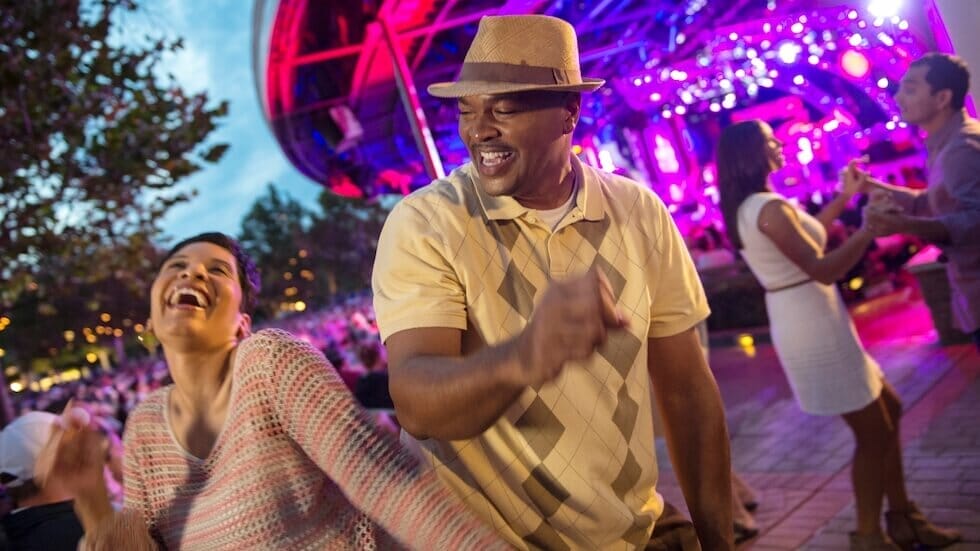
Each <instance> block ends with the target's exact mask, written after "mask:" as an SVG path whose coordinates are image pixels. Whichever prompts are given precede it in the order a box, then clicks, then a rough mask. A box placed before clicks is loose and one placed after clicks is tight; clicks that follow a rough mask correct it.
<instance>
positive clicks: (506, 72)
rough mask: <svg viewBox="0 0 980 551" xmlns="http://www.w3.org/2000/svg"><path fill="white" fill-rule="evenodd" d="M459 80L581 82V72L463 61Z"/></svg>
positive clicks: (526, 82) (538, 82) (536, 82)
mask: <svg viewBox="0 0 980 551" xmlns="http://www.w3.org/2000/svg"><path fill="white" fill-rule="evenodd" d="M458 80H459V81H467V80H468V81H474V80H475V81H484V82H515V83H521V84H540V85H544V86H548V85H567V84H582V72H581V71H578V70H575V69H555V68H552V67H533V66H531V65H517V64H515V63H472V62H467V63H463V67H462V69H460V71H459V79H458Z"/></svg>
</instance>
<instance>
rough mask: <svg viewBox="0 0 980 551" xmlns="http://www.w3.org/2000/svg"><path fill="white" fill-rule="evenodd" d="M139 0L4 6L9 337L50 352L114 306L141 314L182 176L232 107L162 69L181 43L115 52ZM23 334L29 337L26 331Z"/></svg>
mask: <svg viewBox="0 0 980 551" xmlns="http://www.w3.org/2000/svg"><path fill="white" fill-rule="evenodd" d="M136 9H137V6H136V2H134V1H133V0H91V1H85V2H80V1H79V0H30V1H22V0H0V57H2V59H3V63H2V64H0V312H7V313H9V314H10V317H12V318H13V323H12V324H11V325H10V327H9V328H8V329H7V332H6V334H2V333H0V342H2V341H3V340H6V341H12V342H8V343H7V344H8V345H9V346H13V347H17V346H23V347H28V348H25V349H22V350H21V352H23V353H30V352H34V351H36V350H39V349H40V350H45V349H46V348H47V345H48V343H47V342H46V340H49V339H51V338H60V335H61V331H62V330H75V331H78V329H80V327H79V326H80V325H82V324H86V325H89V324H91V323H92V322H97V318H98V316H99V315H100V313H101V312H105V311H108V310H110V309H115V310H116V311H115V312H113V313H114V314H116V317H117V318H119V317H123V316H128V315H136V314H135V313H134V312H136V310H137V309H138V307H139V305H142V304H144V303H145V301H146V298H145V297H146V295H145V293H146V289H147V286H148V283H149V281H150V279H151V277H152V273H153V269H154V268H155V263H156V254H155V248H154V247H153V245H152V243H153V242H154V240H155V239H156V238H158V237H160V235H161V230H160V221H161V219H162V217H163V215H164V214H165V213H166V212H167V210H168V209H170V208H171V207H172V206H174V205H175V204H178V203H180V202H183V201H186V200H188V199H189V198H190V196H191V195H192V193H193V192H191V191H188V190H182V189H178V187H177V184H178V182H179V181H180V180H182V179H183V178H186V177H187V176H189V175H191V174H193V173H194V172H196V171H198V170H200V169H201V168H202V167H203V166H205V165H206V164H208V163H214V162H217V161H218V160H219V159H220V158H221V156H222V154H223V153H224V151H225V149H226V148H227V145H225V144H208V143H206V138H207V137H208V135H209V134H211V132H212V131H213V130H214V129H215V128H216V124H217V122H218V120H219V119H220V118H221V117H223V116H224V115H225V114H226V112H227V104H226V103H225V102H221V103H218V104H213V103H212V102H211V101H210V100H209V98H208V96H207V94H206V93H200V94H188V93H185V92H184V91H183V90H182V89H181V87H180V86H179V85H178V84H177V83H176V81H175V80H174V78H173V76H170V75H163V74H162V72H163V71H162V70H161V65H160V64H161V60H162V57H163V56H164V55H165V54H167V53H168V52H174V51H176V50H179V49H180V48H181V41H180V40H179V39H178V40H166V39H151V38H147V40H146V42H145V43H144V44H142V45H132V44H123V45H120V44H115V43H114V40H113V38H112V27H113V21H114V20H116V19H117V16H118V15H120V14H124V13H128V12H131V11H133V10H136ZM12 333H16V334H15V335H14V334H12Z"/></svg>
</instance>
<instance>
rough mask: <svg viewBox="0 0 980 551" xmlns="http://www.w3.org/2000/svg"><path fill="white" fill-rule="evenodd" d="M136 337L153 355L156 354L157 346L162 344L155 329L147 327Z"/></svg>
mask: <svg viewBox="0 0 980 551" xmlns="http://www.w3.org/2000/svg"><path fill="white" fill-rule="evenodd" d="M136 339H137V340H138V341H140V344H142V345H143V348H145V349H146V351H147V352H149V353H150V355H151V356H155V355H156V353H157V347H158V346H160V341H159V340H157V336H156V335H155V334H154V333H153V329H151V328H149V327H147V328H146V331H143V332H142V333H140V334H139V335H136Z"/></svg>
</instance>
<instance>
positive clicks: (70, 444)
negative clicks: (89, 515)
mask: <svg viewBox="0 0 980 551" xmlns="http://www.w3.org/2000/svg"><path fill="white" fill-rule="evenodd" d="M108 446H109V442H108V439H107V438H106V436H105V435H104V434H103V433H102V431H101V430H100V429H99V426H98V424H97V423H96V422H95V419H94V417H93V416H92V414H91V413H90V412H89V410H88V409H87V408H86V407H84V406H83V405H76V404H75V403H74V401H69V402H68V405H66V406H65V409H64V411H63V412H62V413H61V417H60V418H59V419H58V423H56V424H55V426H54V427H53V428H52V429H51V437H50V438H49V439H48V442H47V444H45V446H44V448H42V449H41V453H40V454H39V456H38V462H37V466H36V469H35V472H36V474H35V478H37V479H38V481H39V482H40V484H41V486H43V485H44V484H45V482H46V481H48V480H53V479H54V478H57V480H58V482H59V483H60V484H61V485H62V486H63V487H64V488H65V489H67V490H69V491H70V492H72V493H73V494H74V495H75V496H76V497H82V498H83V497H86V496H98V495H105V492H106V487H105V479H104V478H103V468H104V467H105V464H106V457H107V454H108V451H109V447H108Z"/></svg>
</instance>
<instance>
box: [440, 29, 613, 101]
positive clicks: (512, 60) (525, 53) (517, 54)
mask: <svg viewBox="0 0 980 551" xmlns="http://www.w3.org/2000/svg"><path fill="white" fill-rule="evenodd" d="M603 83H605V81H604V80H602V79H598V78H582V70H581V68H580V67H579V61H578V40H577V38H576V37H575V29H574V28H573V27H572V26H571V25H569V24H568V23H567V22H566V21H563V20H561V19H558V18H557V17H550V16H547V15H503V16H486V17H484V18H482V19H480V27H479V28H478V29H477V31H476V37H475V38H474V39H473V44H471V45H470V49H469V50H468V51H467V52H466V58H465V59H464V60H463V67H462V69H461V70H460V72H459V77H458V78H457V79H456V81H455V82H439V83H436V84H432V85H430V86H429V88H428V90H429V93H430V94H432V95H433V96H436V97H438V98H461V97H465V96H476V95H482V94H491V95H496V94H508V93H512V92H526V91H530V90H551V91H555V92H591V91H593V90H595V89H596V88H598V87H600V86H602V85H603Z"/></svg>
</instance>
